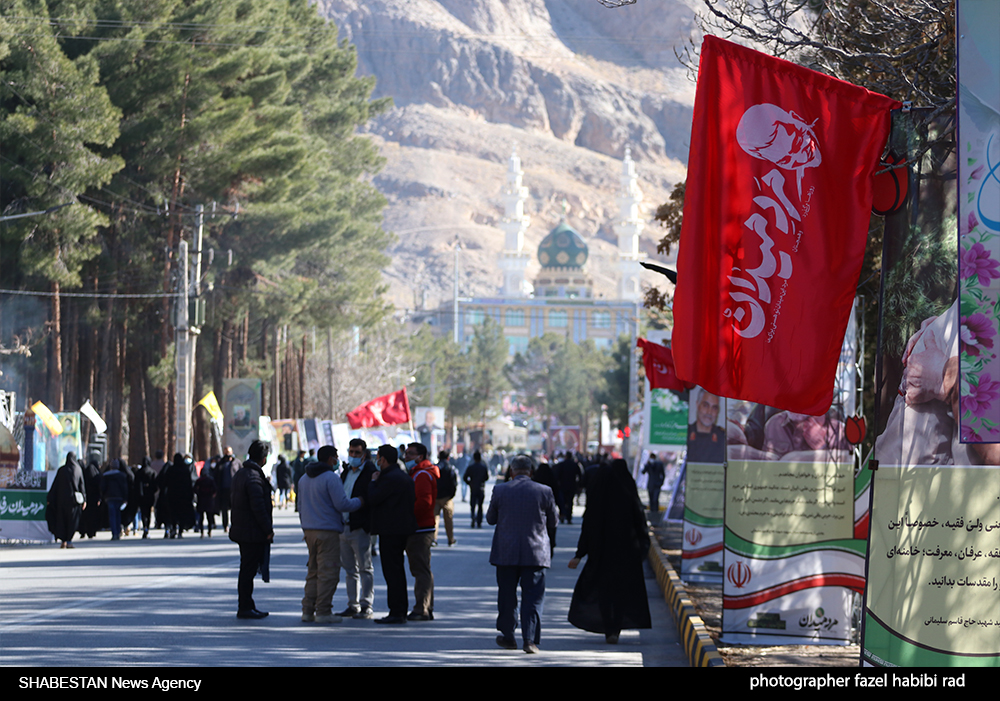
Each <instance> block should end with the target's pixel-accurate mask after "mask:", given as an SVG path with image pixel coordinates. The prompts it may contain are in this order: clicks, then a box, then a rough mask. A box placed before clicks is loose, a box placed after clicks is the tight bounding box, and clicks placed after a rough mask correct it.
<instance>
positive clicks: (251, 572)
mask: <svg viewBox="0 0 1000 701" xmlns="http://www.w3.org/2000/svg"><path fill="white" fill-rule="evenodd" d="M266 552H267V543H240V576H239V580H238V581H237V584H236V592H237V594H238V595H239V602H240V603H239V609H238V610H239V611H249V610H251V609H255V608H257V606H256V604H254V602H253V578H254V577H255V576H256V575H257V570H259V569H260V566H261V563H263V562H264V554H265V553H266Z"/></svg>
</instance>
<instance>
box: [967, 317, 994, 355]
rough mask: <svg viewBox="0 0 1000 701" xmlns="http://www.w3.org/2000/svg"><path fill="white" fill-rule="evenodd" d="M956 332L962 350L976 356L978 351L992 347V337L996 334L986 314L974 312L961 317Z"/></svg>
mask: <svg viewBox="0 0 1000 701" xmlns="http://www.w3.org/2000/svg"><path fill="white" fill-rule="evenodd" d="M958 333H959V339H960V340H961V342H962V352H963V353H966V354H968V355H972V356H975V357H977V358H978V357H979V353H980V351H982V350H989V349H991V348H993V337H994V336H996V335H997V330H996V329H995V328H993V322H991V321H990V318H989V317H988V316H986V315H985V314H983V313H982V312H976V313H975V314H973V315H972V316H963V317H962V326H961V328H960V329H959V332H958ZM991 355H992V354H991Z"/></svg>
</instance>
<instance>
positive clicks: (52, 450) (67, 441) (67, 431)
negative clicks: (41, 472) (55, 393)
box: [36, 411, 87, 470]
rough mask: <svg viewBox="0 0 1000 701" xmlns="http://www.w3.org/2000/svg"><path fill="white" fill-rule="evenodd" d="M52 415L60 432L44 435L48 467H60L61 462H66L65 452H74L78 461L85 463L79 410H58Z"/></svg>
mask: <svg viewBox="0 0 1000 701" xmlns="http://www.w3.org/2000/svg"><path fill="white" fill-rule="evenodd" d="M53 416H55V419H56V421H58V422H59V425H60V426H62V433H60V434H59V435H55V436H53V435H49V436H46V440H45V458H46V460H47V461H48V464H49V469H50V470H56V469H58V468H60V467H62V466H63V463H65V462H66V454H67V453H70V452H73V453H76V457H77V459H78V460H80V463H81V464H85V463H86V460H87V459H86V456H85V455H84V454H83V446H82V445H81V444H80V412H78V411H68V412H58V413H55V414H53ZM36 426H37V425H36Z"/></svg>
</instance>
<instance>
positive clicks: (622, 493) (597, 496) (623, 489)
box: [569, 460, 651, 644]
mask: <svg viewBox="0 0 1000 701" xmlns="http://www.w3.org/2000/svg"><path fill="white" fill-rule="evenodd" d="M597 470H598V473H597V475H595V478H594V485H593V489H592V490H591V492H589V493H588V494H587V510H586V512H585V513H584V515H583V527H582V528H581V530H580V540H579V543H578V544H577V547H576V555H575V557H574V558H573V559H572V560H570V561H569V567H570V569H576V568H577V566H578V565H579V563H580V560H581V559H583V558H584V557H586V558H587V563H586V565H584V568H583V572H581V573H580V578H579V579H578V580H577V582H576V587H575V588H574V589H573V599H572V601H571V602H570V606H569V622H570V623H572V624H573V625H574V626H576V627H577V628H581V629H583V630H589V631H591V632H594V633H604V637H605V640H606V641H607V642H608V643H611V644H615V643H617V642H618V636H619V634H620V633H621V631H622V630H623V629H626V628H650V627H651V623H650V618H649V604H648V602H647V599H646V582H645V577H644V575H643V571H642V561H643V560H644V559H645V558H646V554H647V553H648V552H649V532H648V529H647V525H646V517H645V514H644V513H643V510H642V503H641V502H640V501H639V492H638V491H637V490H636V487H635V481H634V480H633V479H632V475H630V474H629V472H628V465H627V464H626V462H625V461H624V460H615V461H613V462H612V463H611V465H610V466H607V467H599V468H597Z"/></svg>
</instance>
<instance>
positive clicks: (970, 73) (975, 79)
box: [958, 0, 1000, 443]
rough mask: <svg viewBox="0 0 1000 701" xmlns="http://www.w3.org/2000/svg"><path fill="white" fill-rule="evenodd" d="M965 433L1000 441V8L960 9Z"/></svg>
mask: <svg viewBox="0 0 1000 701" xmlns="http://www.w3.org/2000/svg"><path fill="white" fill-rule="evenodd" d="M958 23H959V30H958V143H959V153H958V222H959V234H960V243H959V245H960V247H961V248H960V251H959V278H960V281H961V305H960V312H959V314H960V317H961V321H960V323H961V330H960V332H959V333H960V336H961V347H960V349H959V350H960V359H961V374H962V381H961V383H960V384H959V387H960V393H961V396H962V399H961V404H960V407H961V408H960V411H961V418H960V419H959V420H960V421H961V435H962V440H963V441H968V442H974V443H991V442H997V441H1000V358H998V356H997V353H998V351H1000V345H997V340H998V339H997V330H998V328H1000V56H998V52H997V42H998V36H997V27H1000V4H998V3H997V2H994V1H989V0H980V1H978V2H977V1H976V0H972V1H971V2H970V0H962V2H960V3H959V6H958Z"/></svg>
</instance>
